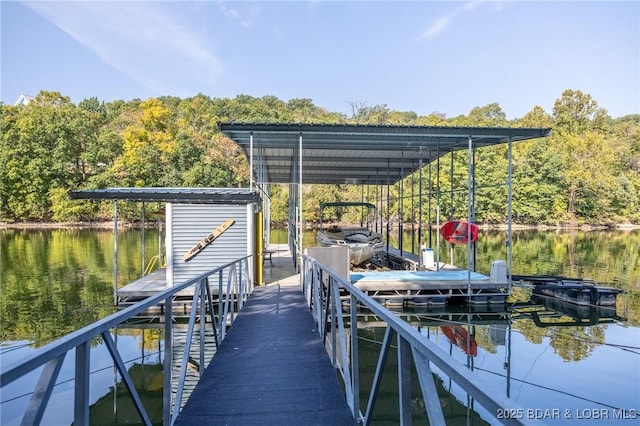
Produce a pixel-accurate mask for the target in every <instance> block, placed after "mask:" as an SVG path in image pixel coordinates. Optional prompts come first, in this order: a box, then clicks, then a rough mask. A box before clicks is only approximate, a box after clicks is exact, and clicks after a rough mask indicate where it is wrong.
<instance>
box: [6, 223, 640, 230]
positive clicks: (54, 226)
mask: <svg viewBox="0 0 640 426" xmlns="http://www.w3.org/2000/svg"><path fill="white" fill-rule="evenodd" d="M163 223H164V221H163ZM140 225H141V223H140V222H128V221H118V228H122V229H124V228H140ZM156 226H157V222H156V221H153V222H146V223H145V227H146V228H154V227H156ZM405 226H406V227H405V229H409V228H408V227H409V226H410V224H409V223H405ZM313 228H314V227H313V226H305V229H313ZM432 228H433V229H435V226H433V227H432ZM478 228H480V229H482V230H483V231H504V230H506V229H507V225H506V224H479V225H478ZM2 229H18V230H27V229H34V230H37V229H113V221H112V220H111V221H96V222H0V230H2ZM272 229H286V227H284V228H281V227H279V226H273V227H272ZM392 229H393V230H394V231H397V229H398V227H397V226H393V227H392ZM511 230H512V231H585V232H588V231H635V230H640V224H634V223H619V224H615V225H610V226H604V225H578V224H575V225H569V224H563V225H556V226H550V225H522V224H512V225H511Z"/></svg>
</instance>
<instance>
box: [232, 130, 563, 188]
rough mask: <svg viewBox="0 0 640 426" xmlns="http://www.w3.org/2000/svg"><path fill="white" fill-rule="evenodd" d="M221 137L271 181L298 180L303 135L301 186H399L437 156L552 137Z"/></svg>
mask: <svg viewBox="0 0 640 426" xmlns="http://www.w3.org/2000/svg"><path fill="white" fill-rule="evenodd" d="M219 127H220V130H221V131H222V133H224V134H225V135H227V136H228V137H229V138H231V139H232V140H233V141H235V142H236V143H237V144H238V145H240V146H241V147H242V148H243V149H244V151H245V153H246V155H247V158H249V156H250V137H251V135H253V155H254V168H255V169H256V170H257V169H258V168H259V167H264V168H265V170H266V174H267V176H268V182H269V183H291V182H297V181H298V180H297V178H295V176H296V174H295V170H294V169H296V168H298V167H299V161H300V160H299V158H300V157H299V155H298V146H299V138H300V137H302V182H303V183H322V184H343V183H352V184H386V183H387V182H389V183H395V182H397V181H398V180H400V179H402V178H403V177H406V176H408V175H409V174H411V173H412V172H414V171H416V170H418V168H419V167H420V164H427V163H430V162H432V161H434V160H435V159H437V158H438V157H440V156H442V155H445V154H447V153H450V152H452V151H457V150H461V149H467V147H468V145H469V138H471V139H472V141H473V146H474V147H475V148H482V147H485V146H491V145H496V144H501V143H507V142H508V141H509V140H511V141H513V142H517V141H521V140H526V139H535V138H542V137H546V136H549V135H550V133H551V130H550V129H538V128H536V129H533V128H496V127H441V126H372V125H353V124H340V125H331V124H325V125H323V124H263V123H221V124H219Z"/></svg>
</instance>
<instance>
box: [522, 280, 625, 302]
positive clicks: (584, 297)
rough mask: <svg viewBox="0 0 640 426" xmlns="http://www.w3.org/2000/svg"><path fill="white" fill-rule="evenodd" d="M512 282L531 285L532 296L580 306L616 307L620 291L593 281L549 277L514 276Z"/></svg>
mask: <svg viewBox="0 0 640 426" xmlns="http://www.w3.org/2000/svg"><path fill="white" fill-rule="evenodd" d="M513 281H514V282H516V281H519V282H520V283H521V284H524V283H529V284H531V285H533V294H534V295H539V296H547V297H551V298H554V299H558V300H562V301H565V302H569V303H573V304H575V305H582V306H612V307H615V306H616V298H617V296H618V294H620V293H622V290H620V289H618V288H613V287H605V286H600V285H597V284H596V283H595V282H594V281H593V280H590V279H583V278H566V277H556V276H550V275H539V276H534V275H514V276H513Z"/></svg>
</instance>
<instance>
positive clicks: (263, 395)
mask: <svg viewBox="0 0 640 426" xmlns="http://www.w3.org/2000/svg"><path fill="white" fill-rule="evenodd" d="M283 254H284V253H283ZM287 254H288V253H287ZM289 256H290V254H289ZM290 259H291V258H290V257H289V258H288V259H287V258H286V257H285V258H279V256H274V263H275V264H276V268H277V266H280V265H279V264H280V263H287V264H288V262H290ZM283 266H284V265H283ZM276 268H274V269H273V270H272V271H269V272H273V275H274V278H275V275H277V274H278V271H276ZM265 275H271V273H269V274H265ZM284 275H290V274H282V276H281V277H280V276H279V277H278V278H276V279H275V280H274V281H273V282H271V283H270V284H268V285H266V286H261V287H257V288H256V289H255V290H254V291H253V293H252V294H251V296H250V297H249V299H248V301H247V304H246V305H245V306H244V308H243V309H242V310H241V311H240V314H239V315H238V317H237V319H236V320H235V322H234V323H233V326H232V327H231V329H230V331H229V333H228V334H227V336H226V337H225V339H224V341H223V342H222V343H221V344H220V348H219V349H218V352H217V353H216V355H215V357H214V358H213V361H212V362H211V364H210V365H209V367H208V368H207V369H206V370H205V372H204V374H203V376H202V377H201V379H200V381H199V382H198V384H197V386H196V388H195V389H194V391H193V393H192V394H191V397H190V398H189V400H188V401H187V403H186V404H185V406H184V408H183V410H182V412H181V413H180V415H179V416H178V418H177V421H176V423H175V425H177V426H184V425H286V424H289V425H355V424H356V422H355V420H354V419H353V417H352V415H351V412H350V410H349V408H348V406H347V402H346V399H345V397H344V394H343V391H342V388H341V386H340V384H339V382H338V378H337V375H336V370H335V369H334V368H333V366H332V365H331V361H330V360H329V356H328V354H327V352H326V350H325V347H324V344H323V342H322V339H321V338H320V336H319V335H318V332H317V330H316V327H315V324H314V321H313V318H312V316H311V312H310V311H309V308H308V307H307V305H306V302H305V300H304V296H303V295H302V292H301V291H300V287H299V285H298V282H297V281H298V278H297V275H291V276H288V277H286V276H284ZM267 282H268V280H267Z"/></svg>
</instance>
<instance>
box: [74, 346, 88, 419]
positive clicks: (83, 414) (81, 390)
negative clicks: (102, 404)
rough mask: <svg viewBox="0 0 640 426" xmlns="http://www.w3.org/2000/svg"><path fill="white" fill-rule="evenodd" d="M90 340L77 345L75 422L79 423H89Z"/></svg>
mask: <svg viewBox="0 0 640 426" xmlns="http://www.w3.org/2000/svg"><path fill="white" fill-rule="evenodd" d="M90 349H91V347H90V345H89V342H88V341H87V342H84V343H82V344H80V345H78V346H76V372H75V374H76V383H75V402H74V408H73V419H74V420H73V423H74V424H77V425H86V424H89V365H90V355H89V351H90Z"/></svg>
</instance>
